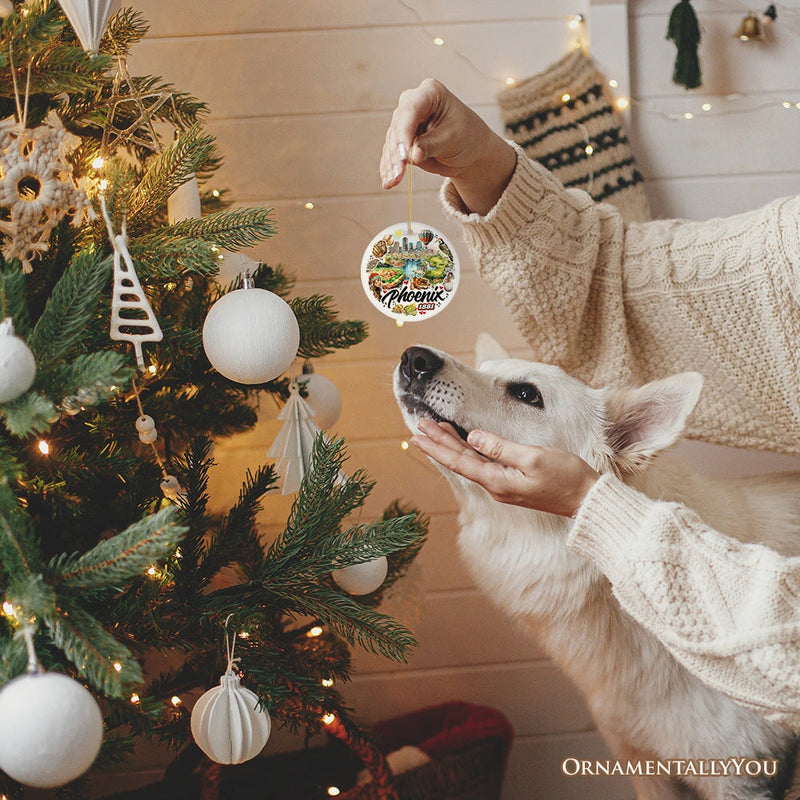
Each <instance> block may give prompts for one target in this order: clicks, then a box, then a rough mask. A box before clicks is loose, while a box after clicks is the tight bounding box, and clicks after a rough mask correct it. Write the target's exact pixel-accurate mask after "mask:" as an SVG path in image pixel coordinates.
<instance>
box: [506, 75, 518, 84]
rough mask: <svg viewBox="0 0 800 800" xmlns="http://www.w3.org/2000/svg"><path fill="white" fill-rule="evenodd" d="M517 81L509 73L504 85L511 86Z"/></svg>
mask: <svg viewBox="0 0 800 800" xmlns="http://www.w3.org/2000/svg"><path fill="white" fill-rule="evenodd" d="M516 82H517V79H516V78H514V77H512V76H511V75H509V76H508V77H507V78H506V86H513V85H514V84H515V83H516Z"/></svg>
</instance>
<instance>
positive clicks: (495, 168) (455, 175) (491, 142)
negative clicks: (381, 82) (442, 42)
mask: <svg viewBox="0 0 800 800" xmlns="http://www.w3.org/2000/svg"><path fill="white" fill-rule="evenodd" d="M408 163H412V164H414V165H415V166H418V167H420V168H421V169H423V170H425V171H426V172H432V173H434V174H436V175H444V176H445V177H449V178H452V180H453V183H454V185H455V187H456V190H457V191H458V193H459V195H460V196H461V199H462V200H463V201H464V205H465V206H466V208H467V209H468V210H469V211H473V212H475V213H478V214H485V213H487V212H488V211H489V210H490V209H491V208H492V207H493V206H494V205H495V203H496V202H497V200H498V199H499V198H500V195H501V194H502V193H503V190H504V189H505V187H506V185H507V184H508V181H509V179H510V177H511V175H512V174H513V172H514V169H515V168H516V164H517V155H516V153H515V151H514V149H513V148H512V147H511V146H510V145H509V144H508V143H507V142H506V141H504V140H503V139H502V138H501V137H500V136H498V135H497V134H496V133H494V132H493V131H492V130H491V129H490V128H489V126H488V125H487V124H486V123H485V122H484V121H483V120H482V119H481V118H480V117H479V116H478V115H477V114H476V113H475V112H474V111H472V109H470V108H468V107H467V106H466V105H465V104H464V103H462V102H461V100H459V99H458V98H457V97H456V96H455V95H454V94H453V93H452V92H450V91H449V90H448V89H447V87H445V86H444V85H443V84H442V83H440V82H439V81H437V80H433V79H431V78H426V79H425V80H424V81H422V83H421V84H420V85H419V86H418V87H417V88H416V89H407V90H406V91H404V92H403V93H402V94H401V95H400V99H399V100H398V103H397V107H396V108H395V110H394V114H393V115H392V121H391V123H390V125H389V129H388V130H387V132H386V140H385V142H384V145H383V152H382V153H381V165H380V174H381V181H382V184H383V188H384V189H391V188H392V187H394V186H397V184H398V183H400V181H401V180H402V178H403V175H404V174H405V170H406V164H408Z"/></svg>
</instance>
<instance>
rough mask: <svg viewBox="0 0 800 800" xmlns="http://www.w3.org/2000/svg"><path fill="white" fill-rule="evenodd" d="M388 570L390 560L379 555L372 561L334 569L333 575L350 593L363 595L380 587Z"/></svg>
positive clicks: (342, 587) (341, 586)
mask: <svg viewBox="0 0 800 800" xmlns="http://www.w3.org/2000/svg"><path fill="white" fill-rule="evenodd" d="M388 571H389V562H388V561H387V560H386V556H378V558H374V559H372V560H371V561H364V562H362V563H361V564H351V565H350V566H349V567H343V568H342V569H337V570H334V571H333V572H332V573H331V576H332V577H333V580H334V581H335V582H336V585H337V586H338V587H339V588H340V589H343V590H344V591H345V592H347V593H348V594H353V595H362V594H372V592H374V591H376V590H377V589H380V587H381V585H382V584H383V582H384V581H385V580H386V574H387V572H388Z"/></svg>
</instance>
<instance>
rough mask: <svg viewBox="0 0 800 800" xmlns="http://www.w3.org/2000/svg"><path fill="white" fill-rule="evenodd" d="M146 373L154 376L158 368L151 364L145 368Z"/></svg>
mask: <svg viewBox="0 0 800 800" xmlns="http://www.w3.org/2000/svg"><path fill="white" fill-rule="evenodd" d="M147 371H148V372H149V373H150V374H151V375H155V374H156V372H158V367H157V366H156V365H155V364H151V365H150V366H149V367H148V368H147Z"/></svg>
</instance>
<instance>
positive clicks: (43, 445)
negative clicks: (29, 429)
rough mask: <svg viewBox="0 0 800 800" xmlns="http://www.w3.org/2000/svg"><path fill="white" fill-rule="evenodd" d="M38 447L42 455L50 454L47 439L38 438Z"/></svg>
mask: <svg viewBox="0 0 800 800" xmlns="http://www.w3.org/2000/svg"><path fill="white" fill-rule="evenodd" d="M38 447H39V452H40V453H41V454H42V455H43V456H49V455H50V443H49V442H48V441H46V440H45V439H39V445H38Z"/></svg>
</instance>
